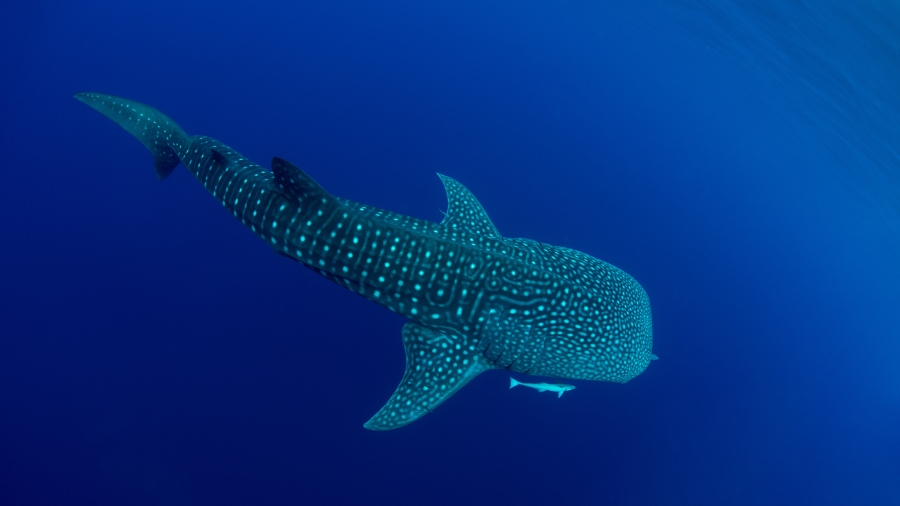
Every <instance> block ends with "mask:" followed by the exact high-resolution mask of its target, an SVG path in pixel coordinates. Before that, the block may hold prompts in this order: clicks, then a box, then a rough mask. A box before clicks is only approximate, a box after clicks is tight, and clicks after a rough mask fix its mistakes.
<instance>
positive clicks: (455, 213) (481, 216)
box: [438, 174, 502, 239]
mask: <svg viewBox="0 0 900 506" xmlns="http://www.w3.org/2000/svg"><path fill="white" fill-rule="evenodd" d="M438 177H440V178H441V181H442V182H443V183H444V190H446V191H447V214H446V215H445V216H444V220H443V221H441V225H445V226H448V227H452V228H455V229H457V230H466V231H468V232H472V233H475V234H478V235H483V236H485V237H491V238H494V239H501V238H502V237H501V236H500V232H498V231H497V227H495V226H494V224H493V222H491V219H490V218H488V215H487V213H486V212H484V208H483V207H481V204H479V203H478V199H476V198H475V195H472V192H470V191H469V190H468V189H466V187H465V186H463V185H461V184H459V182H457V181H456V180H455V179H453V178H451V177H447V176H445V175H443V174H438Z"/></svg>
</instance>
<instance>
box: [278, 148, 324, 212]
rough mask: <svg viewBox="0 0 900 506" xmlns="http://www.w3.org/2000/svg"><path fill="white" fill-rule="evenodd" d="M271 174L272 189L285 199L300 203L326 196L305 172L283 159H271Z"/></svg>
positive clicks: (322, 189)
mask: <svg viewBox="0 0 900 506" xmlns="http://www.w3.org/2000/svg"><path fill="white" fill-rule="evenodd" d="M272 172H273V173H274V174H275V180H274V181H273V185H274V188H273V189H274V190H275V191H277V192H278V193H281V194H282V195H284V196H286V197H289V198H292V199H295V200H297V201H301V202H302V201H303V200H304V199H312V198H323V197H326V196H328V192H326V191H325V189H324V188H322V187H321V186H319V183H317V182H315V181H314V180H313V178H311V177H309V175H307V174H306V172H303V171H302V170H301V169H300V167H297V166H296V165H294V164H292V163H291V162H289V161H287V160H285V159H283V158H278V157H275V158H273V159H272Z"/></svg>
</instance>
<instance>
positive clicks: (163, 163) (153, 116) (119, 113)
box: [75, 93, 190, 179]
mask: <svg viewBox="0 0 900 506" xmlns="http://www.w3.org/2000/svg"><path fill="white" fill-rule="evenodd" d="M75 98H77V99H78V100H81V101H82V102H84V103H85V104H87V105H89V106H91V107H93V108H94V109H96V110H98V111H100V112H101V113H103V115H104V116H106V117H107V118H109V119H111V120H113V121H115V122H116V123H118V124H119V126H121V127H122V128H124V129H125V130H126V131H128V133H130V134H131V135H133V136H135V137H137V139H138V140H139V141H141V142H142V143H144V146H147V149H149V150H150V152H151V153H153V164H154V166H155V167H156V177H158V178H159V179H165V178H166V176H168V175H169V174H171V173H172V171H173V170H175V167H177V166H178V162H180V161H181V160H180V159H179V153H180V154H181V156H183V155H184V154H185V152H186V150H187V146H188V144H189V143H190V137H188V135H187V134H186V133H184V130H182V129H181V127H180V126H178V125H177V124H176V123H175V122H174V121H172V120H171V119H170V118H169V117H168V116H166V115H165V114H163V113H161V112H159V111H157V110H156V109H154V108H152V107H150V106H148V105H144V104H141V103H139V102H135V101H133V100H128V99H124V98H119V97H114V96H112V95H103V94H100V93H78V94H77V95H75Z"/></svg>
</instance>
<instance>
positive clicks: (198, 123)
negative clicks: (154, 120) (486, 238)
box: [0, 0, 900, 505]
mask: <svg viewBox="0 0 900 506" xmlns="http://www.w3.org/2000/svg"><path fill="white" fill-rule="evenodd" d="M0 58H2V62H3V76H4V77H3V79H2V81H0V82H2V91H3V93H2V94H0V146H2V153H3V161H4V163H3V165H4V168H5V170H4V176H3V186H2V188H3V191H2V194H3V198H2V199H0V211H2V216H3V218H2V220H0V232H2V238H3V243H2V244H3V247H2V248H0V259H2V261H3V266H4V268H3V269H2V270H0V286H2V290H0V318H2V319H0V321H2V327H0V328H2V331H0V335H2V338H0V504H4V505H32V504H54V505H56V504H92V505H96V504H385V505H402V504H553V505H594V504H617V505H618V504H623V505H626V504H635V505H637V504H710V505H719V504H734V505H738V504H873V505H874V504H886V505H891V504H900V367H898V366H897V363H898V357H900V339H898V338H900V335H898V334H900V332H898V329H900V262H898V259H900V197H898V196H900V159H898V152H900V147H898V145H900V136H898V133H900V129H898V126H900V125H898V122H900V91H898V90H900V66H898V65H900V63H898V62H900V8H898V7H897V6H896V5H894V4H892V3H890V2H880V1H868V2H858V3H857V4H856V5H854V6H848V5H844V3H841V2H836V3H822V4H802V3H796V2H704V1H669V2H646V1H645V2H586V1H569V2H562V1H546V0H545V1H536V0H525V1H515V2H513V1H477V2H475V1H461V2H390V3H387V4H373V3H369V2H359V1H333V2H270V1H257V2H253V3H252V4H251V3H247V4H241V3H237V2H226V3H222V2H209V1H188V2H172V1H168V0H158V1H154V2H129V3H122V2H109V1H105V2H92V3H80V2H67V1H47V2H40V1H39V2H25V1H21V0H10V1H8V2H4V3H3V4H2V6H0ZM80 91H98V92H103V93H110V94H115V95H120V96H125V97H128V98H132V99H135V100H139V101H142V102H144V103H147V104H150V105H152V106H154V107H157V108H159V109H160V110H162V111H163V112H165V113H166V114H168V115H169V116H171V117H172V118H173V119H175V120H176V121H177V122H178V123H179V124H180V125H181V126H182V127H183V128H184V129H185V130H186V131H187V132H188V133H191V134H202V135H209V136H212V137H215V138H217V139H219V140H221V141H223V142H225V143H227V144H229V145H231V146H232V147H234V148H235V149H236V150H237V151H239V152H241V153H242V154H243V155H245V156H247V157H249V158H251V159H253V160H255V161H257V162H259V163H261V164H263V165H267V163H268V160H269V159H270V158H271V157H272V156H280V157H283V158H286V159H288V160H291V161H292V162H294V163H296V164H297V165H299V166H301V167H302V168H304V169H305V170H307V171H308V172H309V173H310V174H311V175H312V176H313V177H314V178H315V179H316V180H317V181H319V182H320V183H321V184H322V185H323V186H324V187H325V188H326V189H328V190H330V191H331V192H333V193H335V194H336V195H339V196H343V197H346V198H350V199H354V200H357V201H361V202H364V203H368V204H372V205H376V206H379V207H383V208H387V209H390V210H393V211H397V212H401V213H405V214H410V215H414V216H417V217H421V218H426V219H431V220H435V221H439V220H440V218H441V214H440V211H439V210H440V209H444V208H445V205H446V204H445V198H444V195H443V189H442V187H441V184H440V182H439V180H438V179H437V177H436V176H435V172H441V173H444V174H448V175H451V176H452V177H454V178H456V179H458V180H459V181H461V182H462V183H463V184H465V185H466V186H467V187H468V188H469V189H470V190H472V191H473V193H474V194H475V195H476V196H477V197H478V198H479V200H480V201H481V203H482V204H483V205H484V207H485V208H486V210H487V212H488V213H489V214H490V216H491V217H492V219H493V220H494V223H495V224H496V225H497V227H498V229H499V230H500V232H501V233H502V234H503V235H505V236H508V237H529V238H533V239H537V240H541V241H543V242H546V243H551V244H557V245H562V246H568V247H572V248H575V249H578V250H581V251H584V252H586V253H588V254H591V255H593V256H596V257H598V258H600V259H603V260H605V261H608V262H610V263H612V264H614V265H616V266H618V267H620V268H622V269H624V270H625V271H627V272H629V273H630V274H631V275H632V276H634V277H635V278H636V279H637V280H638V281H639V282H640V283H641V284H642V285H643V286H644V288H645V289H646V290H647V292H648V294H649V296H650V300H651V304H652V308H653V316H654V329H655V332H654V334H655V335H654V337H655V346H654V349H655V352H656V354H657V355H659V356H660V360H659V361H658V362H654V363H653V364H651V366H650V367H649V368H648V369H647V371H645V372H644V373H643V374H642V375H640V376H638V377H637V378H635V379H634V380H632V381H631V382H629V383H627V384H624V385H619V384H609V383H592V382H573V383H575V384H576V385H577V386H578V389H577V390H576V391H574V392H570V393H567V394H566V395H565V396H563V397H562V398H560V399H557V398H556V397H555V396H552V395H549V394H543V395H541V394H538V393H536V392H534V391H531V390H527V391H526V390H523V389H516V390H508V389H507V386H508V374H505V373H504V372H500V371H492V372H489V373H486V374H483V375H482V376H480V377H478V378H476V379H475V380H474V381H473V382H472V383H471V384H470V385H468V386H467V387H466V388H464V389H463V390H461V391H460V392H459V393H458V394H456V395H455V396H454V397H452V398H451V399H450V400H448V401H447V402H446V403H444V404H443V405H442V406H441V407H440V408H438V409H437V410H436V411H435V412H434V413H433V414H430V415H428V416H426V417H424V418H423V419H421V420H420V421H417V422H415V423H414V424H412V425H410V426H408V427H405V428H402V429H400V430H396V431H392V432H388V433H375V432H370V431H367V430H365V429H363V428H362V424H363V423H364V422H365V421H366V420H367V419H368V418H369V417H370V416H371V415H372V414H373V413H374V412H375V411H377V410H378V409H379V408H380V407H381V406H382V405H383V403H384V402H385V401H386V400H387V398H388V397H389V396H390V394H391V393H392V392H393V390H394V388H395V387H396V385H397V382H398V381H399V379H400V377H401V375H402V372H403V364H404V356H403V349H402V345H401V342H400V327H401V326H402V324H403V319H402V318H400V317H398V316H397V315H394V314H392V313H390V312H388V311H386V310H384V309H382V308H380V307H377V306H375V305H374V304H372V303H371V302H369V301H367V300H364V299H362V298H360V297H357V296H355V295H353V294H351V293H349V292H347V291H345V290H343V289H341V288H339V287H337V286H336V285H332V284H331V283H329V282H328V281H326V280H324V279H322V278H319V277H318V276H316V275H315V274H314V273H312V272H311V271H308V270H306V269H303V268H301V267H300V266H298V265H296V264H295V263H293V262H290V261H288V260H285V259H283V258H281V257H278V256H277V255H274V254H273V253H272V251H271V249H270V248H269V247H268V246H266V245H265V244H264V243H262V242H261V241H259V240H258V239H257V238H256V237H255V236H253V235H252V234H251V233H250V232H249V231H246V230H245V229H244V228H243V226H242V225H241V224H240V223H238V222H237V221H235V220H234V219H233V218H232V217H231V216H229V215H228V213H225V212H223V211H222V210H221V209H220V208H219V206H218V205H217V204H216V203H215V201H214V200H213V199H212V198H211V197H209V196H208V195H207V194H206V192H205V190H204V189H203V188H202V186H201V185H199V184H197V182H196V181H194V180H193V179H191V177H190V176H189V175H188V174H187V172H186V171H184V170H177V171H176V172H175V173H174V174H173V175H172V176H171V177H170V178H169V179H167V180H165V181H163V182H159V181H156V179H155V177H154V175H153V170H152V163H151V160H150V156H149V155H148V154H147V152H146V150H145V148H144V147H143V146H141V145H140V143H138V142H137V141H135V140H134V139H132V138H131V137H130V136H129V135H128V134H127V133H125V132H124V131H122V130H121V129H120V128H119V127H117V126H116V125H114V124H113V123H111V122H110V121H109V120H107V119H106V118H103V117H102V116H100V115H99V114H97V113H96V112H94V111H91V110H90V109H89V108H87V107H85V106H84V105H83V104H81V103H79V102H77V101H76V100H74V99H73V98H72V95H73V94H74V93H76V92H80ZM520 379H522V378H520Z"/></svg>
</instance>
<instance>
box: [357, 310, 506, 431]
mask: <svg viewBox="0 0 900 506" xmlns="http://www.w3.org/2000/svg"><path fill="white" fill-rule="evenodd" d="M457 345H458V346H457ZM403 346H404V348H406V372H405V373H404V374H403V380H402V381H400V386H398V387H397V390H396V391H395V392H394V395H392V396H391V398H390V399H389V400H388V401H387V404H385V405H384V407H383V408H381V410H380V411H378V413H375V416H373V417H372V418H371V419H370V420H369V421H368V422H366V424H365V428H367V429H371V430H391V429H396V428H398V427H402V426H404V425H406V424H408V423H410V422H413V421H415V420H417V419H418V418H420V417H421V416H423V415H425V414H427V413H428V412H430V411H431V410H433V409H434V408H436V407H437V406H438V405H439V404H440V403H442V402H444V401H445V400H447V399H448V398H449V397H450V396H451V395H453V394H454V393H456V391H457V390H459V389H460V388H462V387H463V386H464V385H465V384H466V383H468V382H469V381H471V380H472V378H474V377H475V376H477V375H478V374H479V373H480V372H482V371H484V370H486V369H489V368H490V366H489V365H488V364H487V363H486V362H485V361H484V359H483V358H481V354H475V355H473V354H472V353H471V352H469V351H468V346H467V344H466V342H465V337H464V336H462V335H451V334H447V333H446V332H436V331H434V330H431V329H429V328H427V327H425V326H422V325H419V324H417V323H413V322H409V323H407V324H406V325H404V326H403ZM464 351H465V352H466V353H464Z"/></svg>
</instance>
